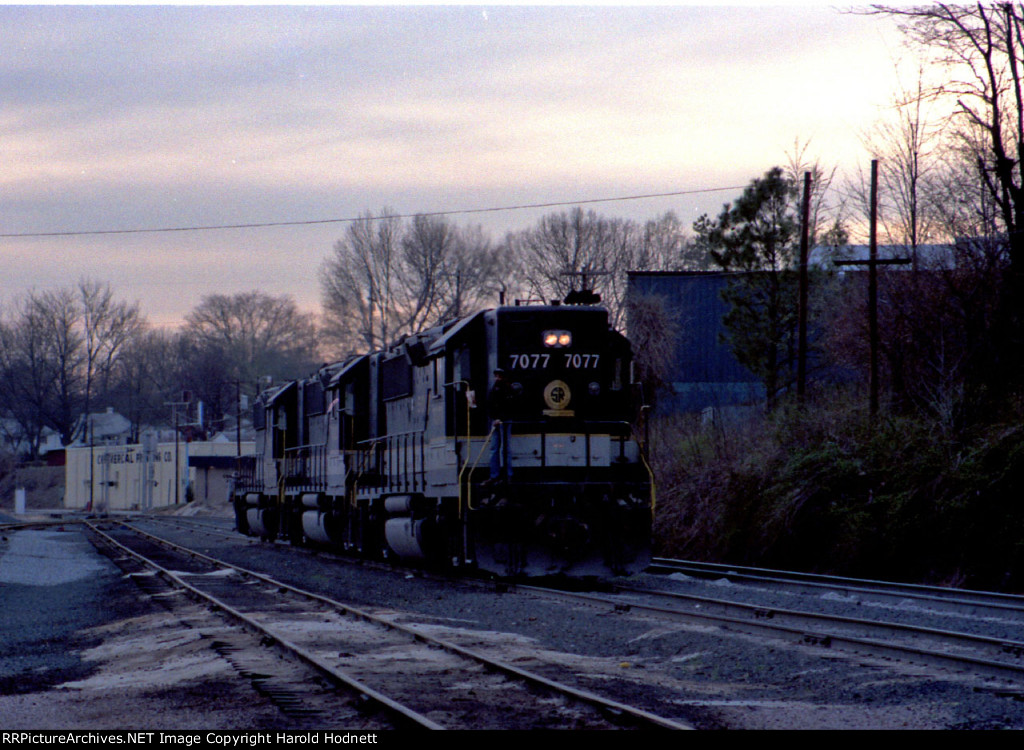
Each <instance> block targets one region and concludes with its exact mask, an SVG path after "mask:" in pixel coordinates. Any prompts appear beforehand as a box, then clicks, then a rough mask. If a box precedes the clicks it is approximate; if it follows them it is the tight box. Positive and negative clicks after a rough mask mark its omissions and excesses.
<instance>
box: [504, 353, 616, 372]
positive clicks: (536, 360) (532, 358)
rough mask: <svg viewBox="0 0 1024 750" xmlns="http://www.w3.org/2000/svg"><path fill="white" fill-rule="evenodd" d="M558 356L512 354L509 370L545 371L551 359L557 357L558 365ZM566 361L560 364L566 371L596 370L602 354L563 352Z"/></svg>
mask: <svg viewBox="0 0 1024 750" xmlns="http://www.w3.org/2000/svg"><path fill="white" fill-rule="evenodd" d="M558 356H559V355H557V354H510V355H509V357H510V358H511V360H512V361H511V363H510V364H509V369H511V370H545V369H547V367H548V365H549V364H550V363H551V358H552V357H555V358H556V359H555V363H556V364H559V363H558V359H557V358H558ZM561 356H562V357H565V359H564V360H563V361H562V362H561V363H560V364H561V365H562V367H564V368H565V369H566V370H588V369H589V370H596V369H597V363H598V361H599V360H600V359H601V355H600V354H574V353H571V352H563V353H562V354H561Z"/></svg>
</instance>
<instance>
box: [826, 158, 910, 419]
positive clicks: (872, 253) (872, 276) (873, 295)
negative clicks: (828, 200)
mask: <svg viewBox="0 0 1024 750" xmlns="http://www.w3.org/2000/svg"><path fill="white" fill-rule="evenodd" d="M869 232H870V237H869V240H868V242H869V244H868V260H866V261H865V260H837V261H836V265H837V266H867V267H868V338H869V342H870V350H871V354H870V357H871V380H870V383H869V388H870V402H869V403H870V406H869V409H870V413H871V418H872V420H873V419H874V418H875V417H876V416H877V415H878V401H879V399H878V391H879V385H878V380H879V378H878V351H879V349H880V348H881V346H880V343H879V339H880V337H879V334H878V266H895V265H907V264H909V263H910V262H911V260H910V258H886V259H884V260H879V258H878V159H872V160H871V208H870V228H869Z"/></svg>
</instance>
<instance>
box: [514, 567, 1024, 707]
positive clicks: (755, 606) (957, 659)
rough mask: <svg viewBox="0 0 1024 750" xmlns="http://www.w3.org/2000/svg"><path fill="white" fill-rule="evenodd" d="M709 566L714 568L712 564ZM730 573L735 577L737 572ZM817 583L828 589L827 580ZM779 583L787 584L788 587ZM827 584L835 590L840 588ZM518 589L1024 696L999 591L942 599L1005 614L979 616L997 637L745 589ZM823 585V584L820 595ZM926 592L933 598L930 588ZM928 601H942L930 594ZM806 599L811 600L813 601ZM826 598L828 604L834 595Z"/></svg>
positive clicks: (1017, 651) (1019, 625)
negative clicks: (928, 671)
mask: <svg viewBox="0 0 1024 750" xmlns="http://www.w3.org/2000/svg"><path fill="white" fill-rule="evenodd" d="M673 570H675V571H677V572H678V571H679V570H680V568H679V567H674V568H673ZM703 570H705V571H709V572H710V569H709V568H703ZM773 573H777V571H773ZM744 576H745V577H744V578H742V579H740V577H739V576H736V578H735V580H744V581H747V582H750V581H757V582H758V583H759V584H762V585H764V586H770V587H774V586H776V585H777V584H776V581H778V580H780V579H778V578H776V577H774V576H766V577H756V576H754V574H753V573H751V572H749V571H748V572H747V573H745V574H744ZM718 577H719V578H721V577H723V576H722V571H719V572H718ZM728 577H729V578H730V579H733V575H732V573H731V572H730V574H729V576H728ZM815 583H816V585H820V586H822V587H826V586H827V584H826V582H825V581H816V582H815ZM866 583H869V584H875V583H877V582H866ZM780 585H783V587H785V585H784V584H780ZM800 585H806V584H805V583H801V584H800ZM845 585H846V588H844V589H843V590H845V591H852V590H854V589H853V586H852V581H850V579H845ZM828 588H829V589H830V590H835V587H834V586H831V587H828ZM874 588H875V587H874V585H869V586H867V587H866V589H864V591H867V590H872V589H874ZM925 588H926V587H925ZM517 589H519V590H522V591H529V592H532V593H535V594H538V595H542V596H547V597H554V598H558V599H564V600H572V601H578V602H585V603H589V604H591V605H596V606H607V607H608V608H609V609H611V610H613V611H619V612H623V611H635V612H637V613H646V614H650V615H655V616H658V617H663V618H668V619H674V620H681V621H688V622H699V623H704V624H713V625H717V626H719V627H722V628H724V629H727V630H733V631H741V632H747V633H755V634H759V635H770V636H776V637H782V638H785V639H788V640H790V641H795V642H798V643H801V644H806V645H809V646H814V647H821V648H826V649H830V650H836V651H843V652H848V653H851V654H855V655H857V656H862V657H863V656H867V657H873V658H883V659H887V660H898V661H904V662H908V663H914V664H922V665H927V666H929V667H939V668H941V669H942V670H944V671H946V672H947V673H949V674H951V675H953V676H958V677H960V678H963V679H969V680H972V681H978V682H979V683H980V684H983V685H984V687H986V688H988V689H990V690H992V691H993V692H996V693H998V694H1003V695H1008V696H1012V697H1017V698H1021V699H1024V641H1022V640H1020V639H1019V634H1020V633H1024V617H1022V618H1021V619H1020V620H1014V619H1012V618H1014V617H1016V616H1018V615H1024V612H1021V611H1020V610H1018V609H1017V608H1015V607H1013V606H1012V603H1011V602H1009V601H1007V600H1006V597H1004V596H1002V595H996V597H995V599H996V601H995V602H986V599H985V597H984V595H983V594H982V593H980V592H972V593H973V594H974V596H972V597H963V596H951V597H942V598H940V599H939V601H941V603H943V604H944V605H948V606H953V605H955V606H958V607H967V608H969V609H972V608H973V610H978V609H984V610H986V611H989V610H994V611H996V612H998V613H999V615H1000V617H999V618H998V621H993V618H991V617H987V618H982V619H980V620H978V621H977V622H978V623H980V627H981V629H982V630H984V629H985V627H994V629H995V630H996V631H1001V632H998V633H997V634H995V635H992V634H985V633H984V632H982V633H978V632H964V631H963V630H953V629H949V628H937V627H930V626H928V625H923V624H919V623H913V622H894V621H886V620H883V619H879V618H869V617H863V616H848V615H844V614H841V613H837V612H834V611H828V607H827V606H825V607H823V608H812V607H803V608H801V609H796V608H791V607H781V606H778V605H776V604H765V603H764V602H763V601H762V602H758V601H757V596H751V597H748V599H749V600H748V601H742V600H740V599H739V598H738V596H739V595H741V594H742V593H746V592H742V591H741V589H742V587H737V589H736V590H729V589H726V590H724V591H723V590H722V589H721V588H719V589H718V590H717V591H716V593H718V592H721V593H720V595H716V596H708V595H705V594H698V593H681V592H680V591H668V590H661V589H656V588H648V587H641V586H634V585H628V584H616V585H615V586H614V591H615V593H614V594H598V593H585V592H568V591H561V590H552V589H547V588H537V587H533V586H517ZM820 590H821V589H816V591H818V592H819V595H820ZM773 593H777V591H774V592H773ZM921 593H925V592H921ZM887 595H888V596H901V597H902V598H903V599H906V598H907V596H906V595H905V594H904V595H901V594H897V593H896V592H895V590H890V591H889V592H888V594H887ZM926 596H929V597H930V596H932V595H931V594H930V593H929V594H926ZM926 601H935V600H934V599H932V598H927V599H926ZM804 603H808V602H807V600H806V599H805V600H804ZM823 603H824V604H825V605H827V604H829V602H828V601H827V600H824V601H823ZM854 606H858V605H856V604H855V605H854ZM995 626H998V627H995ZM1008 633H1009V634H1010V635H1007V634H1008Z"/></svg>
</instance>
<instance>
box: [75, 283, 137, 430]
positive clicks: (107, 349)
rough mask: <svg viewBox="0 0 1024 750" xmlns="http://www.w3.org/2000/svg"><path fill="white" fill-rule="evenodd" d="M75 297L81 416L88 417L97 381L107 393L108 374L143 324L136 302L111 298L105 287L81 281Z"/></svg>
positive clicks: (108, 286)
mask: <svg viewBox="0 0 1024 750" xmlns="http://www.w3.org/2000/svg"><path fill="white" fill-rule="evenodd" d="M76 296H77V298H78V305H79V309H80V313H81V327H82V343H83V345H84V351H83V366H84V369H85V372H84V375H83V377H84V380H85V394H84V396H85V413H86V414H88V413H89V412H90V409H91V407H92V400H93V395H94V392H95V387H96V380H97V378H98V379H99V380H100V383H99V385H100V391H101V392H106V391H108V390H109V388H110V377H111V374H112V373H113V370H114V367H115V365H116V364H117V362H118V360H119V358H120V357H121V355H122V353H123V352H124V349H125V347H126V346H127V345H128V343H129V342H130V341H131V340H132V339H133V338H134V337H135V336H136V335H138V334H139V333H140V332H141V331H142V330H143V328H145V325H146V323H145V320H144V318H143V317H142V313H141V312H140V311H139V305H138V303H128V302H122V301H118V300H116V299H114V293H113V292H112V291H111V289H110V285H109V284H101V283H100V282H98V281H92V280H89V279H83V280H81V281H80V282H79V283H78V287H77V289H76ZM83 429H84V423H83Z"/></svg>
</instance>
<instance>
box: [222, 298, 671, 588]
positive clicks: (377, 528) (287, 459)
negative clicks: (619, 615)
mask: <svg viewBox="0 0 1024 750" xmlns="http://www.w3.org/2000/svg"><path fill="white" fill-rule="evenodd" d="M630 372H631V350H630V346H629V343H628V341H627V340H626V339H625V337H623V336H622V335H621V334H619V333H618V332H616V331H614V330H613V329H611V328H610V327H609V325H608V314H607V311H606V310H604V309H602V308H599V307H575V306H568V305H541V306H515V307H512V306H509V307H499V308H496V309H492V310H484V311H481V312H479V313H477V314H475V315H472V316H470V317H467V318H463V319H461V320H458V321H454V322H451V323H448V324H445V325H442V326H438V327H436V328H432V329H430V330H427V331H425V332H423V333H419V334H416V335H413V336H408V337H406V338H404V339H403V340H401V341H400V342H398V343H396V344H395V345H393V346H391V347H390V348H388V349H386V350H384V351H378V352H373V353H370V354H365V355H361V356H356V357H352V358H350V359H348V360H346V361H344V362H340V363H337V364H333V365H327V366H324V367H322V368H321V369H320V370H319V371H318V372H317V373H316V374H314V375H313V376H312V377H310V378H308V379H305V380H298V381H293V382H291V383H288V384H286V385H284V386H281V387H278V388H276V389H273V390H271V391H267V392H265V393H263V394H261V396H260V397H259V398H258V399H257V402H256V404H255V411H254V418H255V427H256V455H254V456H251V457H248V458H247V459H246V461H245V462H244V463H243V471H242V474H241V476H240V477H239V479H238V481H237V483H236V490H235V500H234V502H235V511H236V519H237V522H238V526H239V529H240V530H242V531H244V532H246V533H249V534H252V535H257V536H262V537H264V538H286V539H289V540H291V541H292V542H293V543H299V544H301V543H307V542H313V543H320V544H328V545H333V546H337V547H341V548H343V549H345V550H347V551H350V552H353V553H358V554H361V555H364V556H368V557H383V558H399V559H402V560H408V561H412V560H415V561H430V562H433V563H444V564H450V565H455V566H467V567H470V568H475V569H478V570H480V571H483V572H487V573H491V574H495V575H499V576H545V575H560V574H564V575H569V576H587V577H589V576H602V577H603V576H607V575H617V574H628V573H632V572H636V571H639V570H642V569H643V568H644V567H645V566H646V565H647V562H648V560H649V554H650V536H651V515H652V511H653V483H652V479H651V475H650V471H649V469H648V467H647V465H646V463H645V461H644V459H643V456H642V455H641V450H640V446H639V445H638V443H637V441H636V440H635V439H634V437H633V433H632V429H631V422H632V409H631V391H632V389H631V387H630V386H631V383H630Z"/></svg>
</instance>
